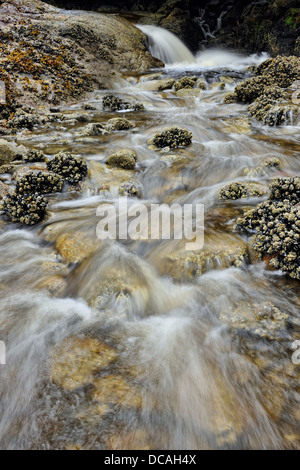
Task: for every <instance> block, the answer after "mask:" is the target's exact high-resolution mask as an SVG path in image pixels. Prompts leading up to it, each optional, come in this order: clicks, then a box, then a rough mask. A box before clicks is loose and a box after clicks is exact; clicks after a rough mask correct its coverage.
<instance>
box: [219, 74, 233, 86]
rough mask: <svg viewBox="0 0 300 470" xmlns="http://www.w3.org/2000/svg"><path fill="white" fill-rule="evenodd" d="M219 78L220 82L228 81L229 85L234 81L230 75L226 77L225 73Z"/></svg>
mask: <svg viewBox="0 0 300 470" xmlns="http://www.w3.org/2000/svg"><path fill="white" fill-rule="evenodd" d="M219 78H220V82H223V83H228V84H229V85H232V84H233V83H234V79H233V78H232V77H228V76H227V75H222V76H221V77H219Z"/></svg>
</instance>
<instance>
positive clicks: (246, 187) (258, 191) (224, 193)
mask: <svg viewBox="0 0 300 470" xmlns="http://www.w3.org/2000/svg"><path fill="white" fill-rule="evenodd" d="M266 192H267V191H264V190H263V188H262V187H260V186H258V185H257V184H254V183H247V184H241V183H231V184H229V185H227V186H225V187H224V188H222V189H221V190H220V192H219V197H220V199H231V200H234V199H243V198H246V197H261V196H263V195H264V194H266Z"/></svg>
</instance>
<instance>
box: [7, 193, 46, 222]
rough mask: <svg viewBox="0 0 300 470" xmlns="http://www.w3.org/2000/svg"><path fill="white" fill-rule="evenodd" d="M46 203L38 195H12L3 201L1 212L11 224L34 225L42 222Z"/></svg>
mask: <svg viewBox="0 0 300 470" xmlns="http://www.w3.org/2000/svg"><path fill="white" fill-rule="evenodd" d="M47 204H48V201H47V199H45V198H44V197H43V196H41V195H39V194H30V195H28V194H27V195H22V194H16V193H15V194H12V195H8V196H6V198H5V199H4V200H3V210H4V211H5V212H6V214H7V215H9V217H10V218H11V220H12V221H13V222H21V223H22V224H25V225H34V224H37V223H38V222H40V221H41V220H43V218H44V216H45V212H46V207H47Z"/></svg>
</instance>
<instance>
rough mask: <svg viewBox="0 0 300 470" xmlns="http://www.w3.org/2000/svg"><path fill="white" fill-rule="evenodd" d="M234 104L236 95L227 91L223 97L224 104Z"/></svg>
mask: <svg viewBox="0 0 300 470" xmlns="http://www.w3.org/2000/svg"><path fill="white" fill-rule="evenodd" d="M236 102H237V95H236V94H235V93H234V92H232V91H229V92H228V93H226V95H225V97H224V103H226V104H230V103H236Z"/></svg>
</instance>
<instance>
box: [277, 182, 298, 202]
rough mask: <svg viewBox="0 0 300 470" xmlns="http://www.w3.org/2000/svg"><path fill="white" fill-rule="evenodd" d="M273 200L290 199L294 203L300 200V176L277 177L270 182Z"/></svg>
mask: <svg viewBox="0 0 300 470" xmlns="http://www.w3.org/2000/svg"><path fill="white" fill-rule="evenodd" d="M270 190H271V193H270V200H271V201H285V200H286V201H289V202H290V203H291V204H292V205H295V204H298V203H299V202H300V178H299V177H296V178H276V179H274V180H273V181H272V183H271V184H270Z"/></svg>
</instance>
